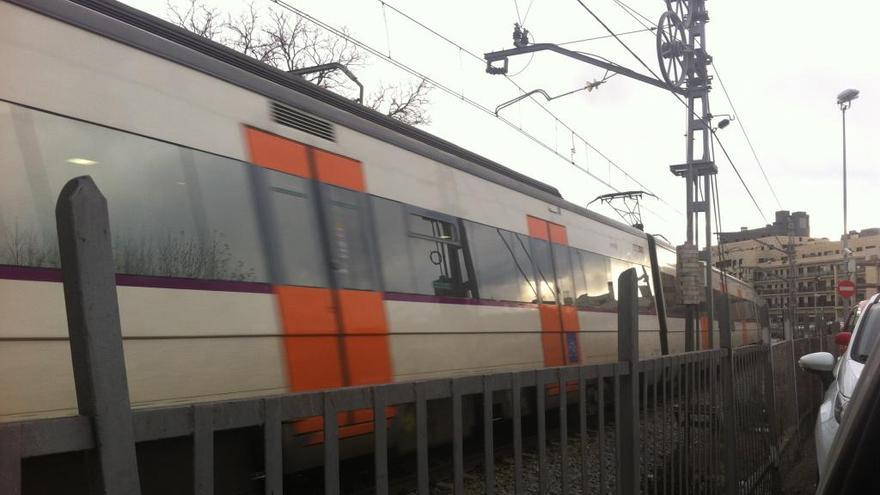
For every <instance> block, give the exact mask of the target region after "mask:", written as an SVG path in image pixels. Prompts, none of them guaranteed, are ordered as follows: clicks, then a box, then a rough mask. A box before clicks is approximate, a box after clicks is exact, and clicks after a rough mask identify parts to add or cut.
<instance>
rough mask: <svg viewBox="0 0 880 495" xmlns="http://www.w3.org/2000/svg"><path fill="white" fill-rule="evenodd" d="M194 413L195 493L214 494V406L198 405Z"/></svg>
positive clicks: (199, 494) (197, 494)
mask: <svg viewBox="0 0 880 495" xmlns="http://www.w3.org/2000/svg"><path fill="white" fill-rule="evenodd" d="M192 413H193V493H195V494H196V495H211V494H213V493H214V406H213V405H211V404H196V405H194V406H193V408H192Z"/></svg>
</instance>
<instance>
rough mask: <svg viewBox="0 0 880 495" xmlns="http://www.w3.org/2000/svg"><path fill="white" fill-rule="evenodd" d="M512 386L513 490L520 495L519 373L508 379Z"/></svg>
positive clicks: (520, 430) (521, 483)
mask: <svg viewBox="0 0 880 495" xmlns="http://www.w3.org/2000/svg"><path fill="white" fill-rule="evenodd" d="M510 383H511V386H512V387H513V401H512V402H513V471H514V473H513V491H514V493H515V494H516V495H520V494H522V493H523V491H524V487H523V473H522V472H523V461H522V387H521V385H520V383H521V378H520V375H519V373H513V376H512V377H511V380H510Z"/></svg>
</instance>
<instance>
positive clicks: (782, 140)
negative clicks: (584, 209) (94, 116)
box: [125, 0, 880, 243]
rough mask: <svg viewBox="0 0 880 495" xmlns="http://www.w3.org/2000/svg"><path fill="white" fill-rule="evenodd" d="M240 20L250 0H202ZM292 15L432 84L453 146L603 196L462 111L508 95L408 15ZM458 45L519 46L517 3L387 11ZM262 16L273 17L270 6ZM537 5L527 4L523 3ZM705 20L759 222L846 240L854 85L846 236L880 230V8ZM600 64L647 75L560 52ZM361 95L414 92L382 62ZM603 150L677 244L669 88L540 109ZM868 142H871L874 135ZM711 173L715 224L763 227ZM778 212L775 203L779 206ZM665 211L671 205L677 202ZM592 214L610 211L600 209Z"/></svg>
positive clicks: (332, 9)
mask: <svg viewBox="0 0 880 495" xmlns="http://www.w3.org/2000/svg"><path fill="white" fill-rule="evenodd" d="M125 1H126V2H127V3H129V4H131V5H133V6H135V7H137V8H140V9H142V10H146V11H148V12H150V13H152V14H154V15H158V16H160V17H167V7H166V4H165V2H164V0H125ZM206 3H208V4H211V5H215V6H217V7H218V8H219V9H221V10H223V11H228V12H232V13H235V12H237V11H238V10H239V9H240V8H241V6H242V5H243V4H244V3H245V2H244V1H243V0H206ZM289 3H290V5H292V6H294V7H296V8H298V9H301V10H303V11H305V12H306V13H308V14H309V15H312V16H314V17H316V18H317V19H319V20H321V21H323V22H325V23H327V24H329V25H331V26H334V27H337V28H340V27H345V28H346V29H347V30H348V32H349V33H350V34H351V35H352V36H353V37H355V38H357V39H358V40H360V41H362V42H364V43H366V44H367V45H369V46H371V47H374V48H376V49H378V50H379V51H381V52H382V53H383V54H385V55H388V54H389V52H390V55H391V56H392V57H393V58H394V59H396V60H398V61H399V62H402V63H403V64H406V65H408V66H411V67H412V68H414V69H416V70H417V71H419V72H421V73H423V74H425V75H426V76H428V77H430V78H431V79H433V80H435V81H436V82H438V83H440V84H443V85H444V86H447V87H448V88H449V89H450V90H451V91H452V92H454V93H457V94H456V95H450V94H448V93H446V92H444V91H443V90H441V89H439V88H437V89H434V90H433V91H432V92H431V94H430V98H431V106H430V115H431V119H432V123H431V124H430V125H427V126H424V128H425V129H426V130H428V131H429V132H432V133H434V134H436V135H438V136H440V137H442V138H445V139H447V140H450V141H452V142H454V143H456V144H458V145H460V146H463V147H466V148H468V149H471V150H473V151H475V152H477V153H480V154H482V155H484V156H487V157H489V158H492V159H494V160H497V161H499V162H500V163H502V164H504V165H506V166H508V167H510V168H513V169H515V170H518V171H520V172H523V173H526V174H528V175H530V176H533V177H535V178H537V179H540V180H543V181H545V182H547V183H550V184H552V185H554V186H556V187H557V188H559V189H560V191H561V192H562V194H563V196H565V197H566V198H567V199H568V200H570V201H573V202H575V203H578V204H581V205H583V204H586V203H587V202H589V201H590V200H591V199H592V198H594V197H595V196H597V195H599V194H604V193H607V192H611V190H610V189H609V188H608V186H606V185H604V184H602V183H601V182H599V181H598V180H596V179H595V178H593V177H590V176H589V175H587V174H585V173H584V172H582V171H580V170H578V169H576V168H575V167H573V166H572V165H571V163H569V162H568V161H567V160H566V159H563V158H560V157H559V156H557V155H556V154H554V153H553V152H552V151H548V150H547V149H545V148H544V147H542V146H540V145H538V144H535V143H534V142H532V141H531V140H529V139H528V138H527V137H525V136H523V135H522V134H520V133H518V132H517V131H516V130H514V129H512V128H511V127H509V126H507V125H506V124H504V123H503V122H501V121H499V120H498V119H496V118H495V117H494V116H491V115H487V114H486V113H484V112H481V111H480V110H477V109H475V108H473V107H472V106H470V105H468V104H466V103H465V102H463V101H462V100H461V98H460V96H459V94H463V95H464V96H465V97H466V98H469V99H471V100H474V101H475V102H477V103H479V104H480V105H482V106H484V107H488V108H491V109H494V108H495V106H496V105H498V104H499V103H501V102H503V101H505V100H507V99H510V98H512V97H514V96H517V95H518V94H519V93H518V91H517V89H516V88H515V87H514V86H513V85H512V84H511V83H510V82H509V81H507V80H505V79H504V78H503V77H501V76H491V75H488V74H486V73H485V71H484V68H485V67H484V64H483V63H481V62H479V61H477V60H474V59H473V58H471V57H470V56H468V55H467V54H466V53H463V52H461V51H460V50H459V49H458V48H455V47H454V46H452V45H450V44H448V43H447V42H445V41H443V40H442V39H440V38H438V37H436V36H434V35H433V34H431V33H429V32H427V31H426V30H424V29H423V28H420V27H418V26H416V25H415V24H413V23H412V22H411V21H410V20H407V19H405V18H404V17H402V16H401V15H400V14H398V13H396V12H394V11H393V10H391V9H390V8H388V7H384V8H383V4H382V3H381V2H379V1H378V0H375V1H374V0H362V1H354V0H351V1H342V0H290V2H289ZM385 3H386V4H388V5H393V6H394V7H396V8H398V9H399V10H401V11H403V12H405V13H406V14H408V15H410V16H411V17H413V18H415V19H417V20H419V21H421V22H423V23H424V24H427V25H428V26H429V27H431V28H432V29H434V30H435V31H437V32H439V33H442V34H443V35H445V36H447V37H448V38H450V39H451V40H452V41H454V42H456V43H458V44H459V45H461V46H462V47H464V48H465V49H467V50H469V51H471V52H474V53H477V54H482V53H484V52H486V51H492V50H498V49H503V48H509V47H512V42H511V31H512V26H513V23H514V22H516V21H517V20H518V15H517V11H516V7H515V0H484V1H476V2H475V1H472V0H471V1H465V0H449V1H446V2H425V1H423V2H415V1H409V2H406V1H404V0H388V1H386V2H385ZM518 3H519V5H518V7H519V11H520V16H525V15H526V11H527V10H528V11H529V13H528V16H527V17H525V22H524V24H525V25H526V27H527V28H528V29H529V30H530V31H531V32H532V33H533V37H534V41H536V42H551V43H561V42H565V41H569V40H576V39H583V38H588V37H592V36H601V35H604V34H607V32H606V31H605V30H604V28H603V27H602V26H601V25H600V24H598V23H597V22H596V21H595V20H594V19H593V18H592V17H591V16H590V15H589V13H588V12H587V11H585V10H584V9H583V8H582V7H581V6H580V5H579V4H578V3H577V2H576V1H575V0H518ZM585 3H586V4H587V5H588V6H589V7H590V8H591V9H593V11H594V12H595V13H596V14H597V15H598V16H600V17H601V18H602V20H603V21H605V23H606V24H608V26H609V27H610V28H611V29H612V30H614V31H615V32H625V31H631V30H635V29H640V28H641V27H642V26H640V25H639V24H638V23H637V22H636V21H635V20H634V19H633V18H632V17H630V16H629V15H627V14H626V13H625V12H624V11H623V9H622V8H621V7H620V6H619V5H618V4H617V3H616V2H615V0H596V1H586V2H585ZM627 3H628V4H629V5H630V6H632V7H633V8H634V9H636V10H638V11H639V12H641V13H642V14H644V15H645V16H647V17H648V18H650V19H654V20H655V21H653V23H654V24H655V23H656V19H658V18H659V17H660V15H661V13H662V12H663V11H664V10H665V9H666V7H665V3H664V2H662V1H660V0H650V1H648V0H629V1H628V2H627ZM255 4H256V5H257V6H260V7H263V8H265V9H269V8H277V7H273V6H272V4H271V2H270V1H269V0H255ZM530 5H531V7H530ZM707 9H708V11H709V15H710V18H711V21H710V22H709V24H708V25H707V29H706V32H707V47H708V51H709V53H710V54H711V55H712V56H713V58H714V61H715V66H716V67H717V70H718V72H720V74H721V76H722V78H721V80H722V81H723V82H724V84H725V86H726V87H727V90H728V91H729V93H730V96H731V98H732V100H733V105H734V106H735V108H736V111H737V112H738V114H739V117H740V120H739V121H737V122H734V123H733V124H732V125H730V126H729V127H727V128H726V129H724V130H720V131H718V132H719V136H720V138H721V140H722V142H723V143H724V145H725V146H726V148H727V149H728V151H729V152H730V155H731V157H732V158H733V161H734V163H735V164H736V166H737V167H738V168H739V170H740V172H741V173H742V175H743V178H744V179H745V181H746V184H747V185H748V187H749V188H750V189H751V191H752V193H753V194H754V195H755V198H756V199H757V202H758V204H759V205H760V208H761V209H762V210H763V212H764V214H765V216H766V219H767V220H768V221H771V222H772V219H773V212H774V211H775V210H777V209H780V208H781V209H787V210H792V211H799V210H804V211H807V212H808V213H809V215H810V219H811V225H812V234H813V236H814V237H830V238H839V236H840V234H841V232H842V230H843V219H842V173H841V163H842V159H841V147H842V145H841V122H840V120H841V119H840V110H839V109H838V108H837V106H836V103H835V97H836V95H837V94H838V93H839V92H840V91H841V90H843V89H846V88H848V87H853V88H857V89H859V90H861V92H862V96H861V98H859V99H858V100H857V101H855V102H854V104H853V107H852V109H851V110H850V111H849V112H847V124H848V126H847V131H848V178H849V181H848V182H849V228H850V229H851V230H858V229H862V228H867V227H875V226H880V221H878V220H877V215H876V213H875V212H876V207H874V206H872V204H873V203H872V201H871V199H870V198H871V197H872V195H873V194H877V190H876V189H877V186H878V182H880V181H878V179H880V172H878V171H877V164H878V158H880V151H878V146H877V144H876V141H877V137H876V135H877V131H878V129H880V122H878V121H877V119H876V118H871V117H872V116H880V64H878V62H877V60H878V55H877V53H876V52H877V49H878V47H880V34H878V29H877V27H876V19H877V14H878V11H880V8H878V7H877V6H876V4H875V3H874V2H870V1H867V0H862V1H856V0H839V1H837V2H834V3H825V4H814V3H813V2H803V1H794V0H773V1H766V0H765V1H758V0H738V1H720V0H713V1H709V2H707ZM621 39H623V40H624V41H625V42H626V43H627V44H628V45H629V46H630V48H632V49H633V50H634V51H635V52H636V53H637V54H638V55H639V56H640V57H641V58H642V60H644V61H645V62H646V63H647V64H648V65H649V66H650V67H651V69H652V70H654V71H655V72H656V71H657V70H658V69H657V56H656V53H655V40H654V35H653V34H651V33H637V34H631V35H628V36H624V37H622V38H621ZM568 48H571V49H577V50H581V51H585V52H589V53H592V54H596V55H600V56H602V57H605V58H608V59H610V60H612V61H614V62H617V63H619V64H621V65H624V66H626V67H629V68H632V69H634V70H637V71H639V72H642V73H646V72H647V70H646V69H645V68H644V67H642V66H641V64H640V63H639V62H638V61H637V60H636V59H635V58H634V57H632V55H630V54H629V53H628V52H626V50H625V49H624V48H623V47H622V46H621V45H620V44H619V43H618V42H617V41H615V40H614V39H604V40H599V41H590V42H584V43H580V44H576V45H569V46H568ZM529 61H530V57H529V56H528V55H526V56H520V57H516V58H512V59H511V60H510V74H517V75H515V76H513V77H512V78H513V79H514V80H515V81H516V82H517V83H518V84H519V85H520V86H522V87H523V88H525V89H526V90H531V89H538V88H541V89H544V90H546V91H547V92H548V93H549V94H551V95H555V94H560V93H564V92H566V91H569V90H572V89H575V88H578V87H580V86H583V85H584V83H585V82H588V81H592V80H595V79H600V78H602V76H603V75H604V71H603V70H601V69H597V68H594V67H591V66H587V65H584V64H582V63H579V62H576V61H572V60H568V59H565V58H563V57H560V56H558V55H554V54H550V53H539V54H536V55H535V56H534V57H533V58H531V62H529ZM358 77H359V79H360V80H361V81H362V82H363V83H365V85H366V86H367V91H368V92H369V91H370V88H371V87H375V86H376V85H378V84H379V83H380V82H384V83H394V82H401V81H404V82H406V81H412V80H413V76H412V75H411V74H408V73H406V72H404V71H402V70H401V69H399V68H397V67H395V66H394V65H392V64H390V63H388V62H386V61H384V60H382V59H381V58H379V57H375V56H372V57H371V58H370V66H369V67H367V68H363V69H361V70H359V74H358ZM546 106H547V108H548V109H550V110H551V111H552V112H553V113H554V114H556V115H557V116H558V117H559V118H560V120H562V121H563V122H566V123H567V124H569V125H570V126H571V127H572V128H573V129H574V130H575V131H576V132H577V133H578V134H580V135H581V136H582V137H584V138H585V139H586V140H587V141H589V142H590V143H591V144H592V145H593V146H594V147H595V148H596V149H598V150H599V151H601V152H602V153H603V154H604V155H606V156H607V157H608V158H610V159H611V160H613V161H614V162H615V163H617V164H618V165H619V166H620V167H621V168H623V169H624V170H626V171H627V172H628V173H629V174H630V175H632V176H633V177H635V178H636V179H637V180H638V181H640V182H641V183H642V184H643V185H644V186H645V187H647V188H648V189H650V190H652V191H654V192H655V193H657V194H658V196H660V197H661V198H662V199H663V200H665V201H666V202H665V203H664V202H661V201H657V200H652V199H648V200H646V201H645V202H644V203H643V209H646V210H648V211H646V212H644V222H645V225H646V230H647V231H649V232H653V233H661V234H664V235H665V236H666V237H668V238H669V239H670V240H672V241H673V242H676V243H678V242H680V241H682V240H683V238H684V234H685V227H684V215H683V213H682V212H683V211H684V202H685V197H684V180H682V179H680V178H677V177H674V176H672V175H671V174H670V172H669V168H668V167H669V165H670V164H673V163H683V162H684V158H685V139H684V133H685V131H686V129H685V125H686V121H685V118H686V110H685V109H684V107H683V106H682V105H681V104H680V103H679V102H678V101H676V100H675V98H674V97H673V96H672V94H671V93H669V92H667V91H664V90H661V89H658V88H655V87H653V86H648V85H645V84H643V83H639V82H637V81H633V80H629V79H627V78H625V77H622V76H618V77H615V78H613V79H611V80H609V81H608V82H607V83H606V84H604V85H603V86H601V87H600V88H599V89H598V90H596V91H593V92H590V93H586V92H581V93H577V94H574V95H571V96H568V97H566V98H562V99H559V100H554V101H552V102H550V103H547V104H546ZM711 108H712V113H714V114H716V115H718V114H723V113H733V112H732V109H731V105H730V104H729V103H728V101H727V99H726V98H725V96H724V93H723V91H722V90H721V85H720V84H719V83H718V79H717V78H716V79H715V81H714V84H713V90H712V93H711ZM501 115H502V116H504V117H506V118H507V119H509V120H510V121H512V122H514V123H515V124H516V125H519V126H521V127H522V128H523V129H525V130H526V131H527V132H529V133H530V134H532V135H534V136H536V137H537V138H538V139H540V140H541V141H543V142H544V143H546V145H547V146H549V147H550V148H552V149H553V150H555V151H557V152H558V153H559V154H561V155H563V156H564V157H570V156H571V152H570V150H571V148H572V144H571V143H572V136H571V135H570V133H568V131H566V130H565V129H564V128H563V127H562V126H561V125H558V124H556V123H555V121H554V120H553V119H552V118H551V117H549V116H548V115H547V114H546V113H545V112H543V111H542V110H540V109H539V108H538V107H537V106H536V105H535V104H534V103H531V102H522V103H520V104H517V105H515V106H512V107H510V108H508V109H505V110H503V111H502V113H501ZM740 126H744V127H745V130H746V131H747V132H748V133H749V136H750V137H751V140H752V143H753V144H754V145H755V148H756V150H757V153H758V157H759V158H760V159H761V161H762V163H763V165H764V168H765V170H766V173H767V176H768V177H769V180H770V183H771V184H772V185H773V188H774V189H775V191H776V194H777V196H778V198H779V204H777V202H776V200H775V199H774V197H773V194H772V193H771V191H770V188H769V187H768V184H767V182H766V181H765V180H764V178H763V176H762V175H761V171H760V170H759V168H758V165H757V163H756V161H755V159H754V157H753V156H752V153H751V151H750V150H749V148H748V145H747V143H746V141H745V139H744V137H743V133H742V130H741V128H740ZM872 137H873V139H872ZM575 149H576V151H575V154H574V159H575V161H576V162H577V163H578V164H579V165H580V166H581V167H583V168H586V169H588V170H589V171H590V172H591V173H592V174H594V175H595V176H597V177H599V178H601V179H602V180H604V181H606V182H609V183H610V184H612V185H613V186H614V187H616V188H618V189H620V190H630V189H640V186H639V185H637V184H635V183H634V182H632V181H631V180H629V179H627V178H626V177H625V176H624V175H623V174H622V173H621V172H619V171H618V170H616V169H615V168H614V167H612V166H610V165H609V164H608V162H607V161H606V160H605V159H603V158H601V157H600V156H599V155H598V153H596V152H595V151H594V150H585V149H584V146H583V144H582V143H581V142H579V141H578V140H576V144H575ZM716 151H717V154H716V162H717V164H718V168H719V175H718V183H719V186H720V189H721V191H720V199H721V215H722V226H723V228H724V229H725V230H738V229H739V227H740V226H748V227H758V226H762V225H763V224H764V223H765V218H763V217H762V216H761V214H759V213H758V210H757V208H756V207H755V206H754V204H752V202H751V200H750V199H749V197H748V195H747V193H746V192H745V189H744V188H743V186H742V185H741V184H740V182H739V180H738V179H737V178H736V175H735V174H734V173H733V170H732V168H731V166H730V164H729V163H727V161H726V159H725V158H724V156H723V154H722V153H721V150H720V149H717V150H716ZM780 204H781V206H780ZM670 205H671V206H670ZM594 209H596V210H597V211H600V212H602V213H604V214H607V215H610V216H614V213H613V212H611V211H610V210H607V209H604V208H603V207H595V208H594Z"/></svg>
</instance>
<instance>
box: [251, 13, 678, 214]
mask: <svg viewBox="0 0 880 495" xmlns="http://www.w3.org/2000/svg"><path fill="white" fill-rule="evenodd" d="M268 1H270V2H272V3H274V4H276V5H278V6H280V7H282V8H285V9H287V10H289V11H291V12H293V13H295V14H297V15H299V16H301V17H302V18H304V19H306V20H308V21H310V22H312V23H314V24H315V25H317V26H320V27H321V28H323V29H326V30H327V31H329V32H331V33H333V34H335V35H336V36H339V37H341V38H345V39H347V40H349V41H350V42H352V43H353V44H355V45H357V46H359V47H361V48H362V49H364V50H366V51H368V52H370V53H371V54H373V55H374V56H376V57H379V58H381V59H383V60H385V61H386V62H388V63H390V64H392V65H394V66H395V67H397V68H399V69H401V70H403V71H405V72H408V73H409V74H410V75H412V76H415V77H418V78H420V79H423V80H425V81H427V82H429V83H430V84H432V85H434V86H435V87H437V88H439V89H440V90H442V91H444V92H445V93H447V94H449V95H451V96H454V97H456V98H458V99H460V100H461V101H463V102H465V103H467V104H468V105H470V106H472V107H474V108H476V109H478V110H480V111H482V112H484V113H486V114H489V115H491V116H493V117H494V116H495V114H494V111H493V110H491V109H489V108H488V107H486V106H484V105H482V104H480V103H479V102H477V101H474V100H473V99H471V98H468V97H467V96H465V95H463V94H461V93H460V92H458V91H456V90H454V89H452V88H450V87H448V86H446V85H445V84H443V83H440V82H439V81H437V80H435V79H433V78H431V77H429V76H427V75H426V74H424V73H422V72H419V71H417V70H415V69H413V68H412V67H409V66H408V65H406V64H404V63H403V62H401V61H399V60H397V59H396V58H394V57H391V56H389V55H386V54H384V53H382V52H381V51H379V50H377V49H376V48H374V47H372V46H370V45H368V44H366V43H364V42H362V41H360V40H358V39H357V38H355V37H353V36H352V35H350V34H348V33H345V32H342V31H341V30H339V29H337V28H335V27H333V26H331V25H329V24H327V23H325V22H323V21H321V20H320V19H317V18H315V17H314V16H312V15H310V14H308V13H306V12H304V11H302V10H300V9H298V8H296V7H294V6H292V5H290V4H289V3H287V2H286V1H284V0H268ZM388 7H389V8H393V7H391V6H390V5H389V6H388ZM497 118H498V120H500V121H501V122H503V123H505V124H506V125H507V126H509V127H511V128H512V129H514V130H516V131H517V132H519V133H520V134H522V135H523V136H525V137H527V138H528V139H529V140H531V141H532V142H534V143H535V144H538V145H539V146H541V147H542V148H544V149H546V150H547V151H549V152H551V153H553V154H554V155H556V156H558V157H560V158H562V159H563V160H565V161H566V162H567V163H570V164H571V165H573V166H574V167H575V168H577V169H579V170H580V171H581V172H583V173H585V174H587V175H588V176H590V177H592V178H593V179H595V180H596V181H598V182H600V183H601V184H603V185H604V186H605V187H608V188H609V189H611V190H613V191H617V192H619V189H617V188H616V187H614V186H613V185H611V184H609V183H608V182H606V181H605V180H604V179H602V178H601V177H599V176H597V175H595V174H593V173H592V172H590V171H589V170H587V169H586V168H584V167H582V166H580V165H579V164H577V163H574V162H571V161H570V160H569V159H568V158H567V157H565V156H563V155H561V154H560V153H558V152H557V151H556V150H555V149H553V147H552V146H550V145H548V144H547V143H545V142H543V141H542V140H540V139H539V138H537V137H536V136H534V135H532V134H530V133H529V132H527V131H525V130H524V129H522V128H521V127H520V126H518V125H516V124H515V123H513V122H511V121H510V120H507V119H505V118H504V117H497ZM597 151H598V150H597ZM652 213H654V214H655V215H657V216H658V217H660V215H658V214H657V213H656V212H652ZM660 218H662V217H660Z"/></svg>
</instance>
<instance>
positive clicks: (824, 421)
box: [798, 294, 880, 478]
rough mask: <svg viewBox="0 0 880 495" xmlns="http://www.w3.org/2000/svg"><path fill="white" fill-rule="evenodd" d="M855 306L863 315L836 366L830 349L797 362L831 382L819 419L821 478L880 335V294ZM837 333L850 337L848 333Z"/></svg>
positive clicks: (817, 439)
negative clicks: (866, 362) (866, 363)
mask: <svg viewBox="0 0 880 495" xmlns="http://www.w3.org/2000/svg"><path fill="white" fill-rule="evenodd" d="M854 309H855V311H858V310H861V314H859V315H858V319H856V320H855V324H854V325H852V330H853V332H852V336H851V338H850V339H849V344H848V345H847V348H846V351H845V352H844V353H843V354H841V356H840V358H839V359H838V360H837V363H836V365H835V362H834V356H833V355H832V354H831V353H829V352H814V353H812V354H807V355H805V356H802V357H801V358H800V360H799V361H798V363H799V364H800V366H801V368H803V369H805V370H807V371H811V372H815V373H819V374H820V375H823V382H826V383H827V382H828V381H830V385H829V386H828V389H827V390H826V391H825V397H824V399H823V400H822V405H821V407H820V408H819V416H818V417H817V418H816V461H817V463H818V467H819V477H820V478H821V477H822V476H823V475H824V473H825V468H826V464H827V457H828V452H829V450H830V449H831V443H832V441H833V440H834V436H835V435H836V434H837V429H838V427H839V426H840V419H841V417H842V416H843V415H844V414H846V408H847V405H848V404H849V401H850V398H851V397H852V394H853V391H854V390H855V388H856V384H857V383H858V381H859V377H860V376H861V374H862V369H863V368H864V367H865V361H867V360H868V354H869V353H870V352H871V349H873V348H874V346H875V345H876V343H877V338H878V336H880V294H875V295H873V296H871V298H870V299H868V300H867V301H865V303H864V304H860V305H859V306H857V307H856V308H854ZM845 330H849V328H845ZM838 335H839V336H841V337H844V338H846V337H848V335H845V332H841V334H838Z"/></svg>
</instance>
